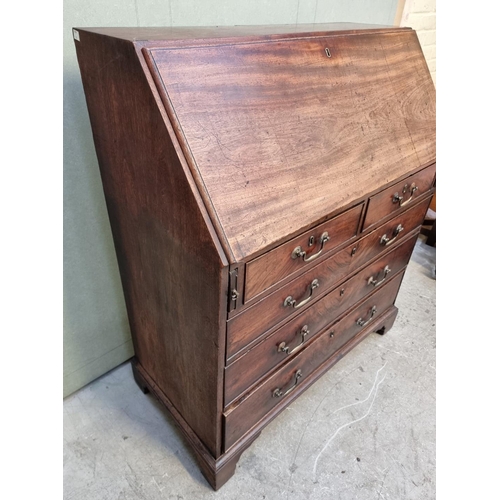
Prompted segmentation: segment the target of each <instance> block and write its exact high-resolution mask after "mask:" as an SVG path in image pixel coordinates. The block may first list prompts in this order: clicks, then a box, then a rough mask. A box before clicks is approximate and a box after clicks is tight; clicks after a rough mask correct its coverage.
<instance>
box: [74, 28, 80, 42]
mask: <svg viewBox="0 0 500 500" xmlns="http://www.w3.org/2000/svg"><path fill="white" fill-rule="evenodd" d="M73 38H74V39H75V40H78V41H80V33H78V31H77V30H73Z"/></svg>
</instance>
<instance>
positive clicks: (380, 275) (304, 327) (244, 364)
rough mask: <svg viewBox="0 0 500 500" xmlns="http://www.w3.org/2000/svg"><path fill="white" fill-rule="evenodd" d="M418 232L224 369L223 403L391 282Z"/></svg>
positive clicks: (227, 402) (239, 393) (413, 244)
mask: <svg viewBox="0 0 500 500" xmlns="http://www.w3.org/2000/svg"><path fill="white" fill-rule="evenodd" d="M417 238H418V230H417V231H416V232H415V233H414V234H413V235H412V236H411V237H410V238H409V239H407V240H406V241H405V242H403V243H402V244H400V245H399V246H397V247H395V248H394V249H393V250H391V251H390V252H389V253H386V254H384V255H383V256H382V257H381V258H379V259H377V260H376V261H375V262H373V263H372V264H371V265H369V266H367V267H365V268H364V269H363V270H362V271H360V272H359V273H357V274H356V275H355V276H353V277H352V278H350V279H349V280H347V281H345V282H344V283H342V284H341V285H339V286H338V287H337V288H334V289H333V290H332V291H331V292H330V293H328V294H327V295H325V296H324V297H323V298H322V299H321V300H319V301H318V302H316V303H315V304H314V305H312V306H311V307H309V308H308V309H306V310H305V311H304V313H303V314H301V315H299V316H297V317H295V318H294V319H292V320H291V321H289V322H288V323H286V324H285V325H284V326H282V327H281V328H279V329H278V330H277V331H275V332H274V333H273V334H271V335H270V336H268V337H267V338H266V339H264V340H263V341H262V342H260V343H259V344H257V345H256V346H254V347H253V348H252V349H251V350H250V351H249V352H247V353H246V354H245V355H244V356H242V357H240V358H238V359H237V360H236V361H234V362H233V363H232V364H230V365H229V366H228V367H227V368H226V370H225V377H224V380H225V385H224V400H225V405H226V406H227V405H228V404H230V403H231V402H233V401H234V400H235V399H236V398H237V397H238V396H240V395H241V394H243V392H245V391H246V390H247V389H249V388H250V387H251V386H252V385H253V384H254V383H255V382H257V380H259V379H260V378H261V377H263V376H264V375H265V374H266V373H267V372H269V371H270V370H272V369H273V368H275V367H277V366H278V365H280V364H282V363H284V362H285V361H287V359H289V358H290V357H291V356H292V355H293V354H295V353H296V352H298V351H300V350H301V349H302V348H303V346H305V345H307V344H308V343H309V342H311V340H312V339H313V338H315V336H316V335H317V334H318V333H319V332H320V331H321V330H323V328H325V327H326V326H328V325H329V324H331V323H332V322H333V321H335V320H336V319H337V318H339V317H340V315H342V314H343V313H344V312H345V311H347V310H348V309H349V308H351V307H352V306H353V305H354V304H356V302H359V301H360V300H362V299H363V298H364V297H366V296H367V295H368V294H369V293H371V292H372V291H373V290H375V289H376V288H378V287H379V286H381V285H382V284H383V283H385V282H386V281H389V280H390V279H391V278H392V277H393V276H395V275H396V274H397V273H399V271H401V270H402V269H404V267H405V266H406V264H407V263H408V261H409V259H410V257H411V254H412V251H413V247H414V246H415V242H416V240H417Z"/></svg>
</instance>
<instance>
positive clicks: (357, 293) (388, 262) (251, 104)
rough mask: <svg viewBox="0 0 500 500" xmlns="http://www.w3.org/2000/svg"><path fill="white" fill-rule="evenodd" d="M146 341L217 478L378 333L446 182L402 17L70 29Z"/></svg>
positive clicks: (143, 365)
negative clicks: (382, 21) (395, 21)
mask: <svg viewBox="0 0 500 500" xmlns="http://www.w3.org/2000/svg"><path fill="white" fill-rule="evenodd" d="M74 38H75V44H76V50H77V55H78V61H79V65H80V70H81V76H82V80H83V86H84V90H85V95H86V99H87V105H88V110H89V115H90V121H91V125H92V131H93V136H94V142H95V147H96V151H97V157H98V161H99V166H100V171H101V176H102V181H103V186H104V192H105V196H106V202H107V207H108V212H109V218H110V222H111V227H112V231H113V238H114V242H115V248H116V253H117V258H118V263H119V267H120V273H121V278H122V285H123V290H124V294H125V300H126V304H127V310H128V316H129V321H130V327H131V331H132V337H133V342H134V347H135V358H134V360H133V370H134V376H135V379H136V381H137V383H138V384H139V386H140V387H141V388H142V389H143V391H144V392H147V391H150V392H151V393H153V394H154V395H155V396H156V397H157V398H158V399H159V400H160V401H161V402H162V403H163V405H164V406H165V407H166V408H167V409H168V410H169V411H170V413H171V414H172V416H173V418H174V419H175V421H176V422H177V423H178V425H179V427H180V429H181V430H182V432H183V433H184V435H185V437H186V439H187V441H188V443H189V444H190V445H191V446H192V448H193V450H194V453H195V455H196V458H197V460H198V462H199V465H200V468H201V470H202V471H203V473H204V475H205V476H206V478H207V480H208V481H209V483H210V484H211V485H212V487H213V488H215V489H217V488H219V487H220V486H221V485H222V484H224V482H225V481H227V480H228V479H229V478H230V476H231V475H232V474H233V473H234V470H235V466H236V463H237V461H238V459H239V457H240V455H241V453H242V452H243V451H244V450H245V449H246V448H247V447H248V446H249V445H250V444H251V443H252V441H253V440H254V439H255V438H256V437H257V436H258V435H259V433H260V431H261V430H262V428H263V427H264V426H265V425H266V424H267V423H269V421H270V420H271V419H273V418H274V417H275V416H276V415H278V414H279V413H280V412H281V411H282V410H283V409H284V408H285V407H287V406H288V405H289V404H290V403H291V402H292V401H293V400H294V399H295V398H297V397H298V396H300V394H301V393H302V392H303V391H304V390H306V389H307V388H308V387H309V386H310V385H311V384H312V383H314V381H315V380H317V379H318V378H319V377H320V376H321V375H322V374H323V373H325V371H326V370H328V369H330V368H331V367H332V366H333V365H334V364H335V363H336V362H337V361H338V360H339V359H341V358H342V357H343V356H345V354H346V353H347V352H348V351H350V350H351V349H352V348H353V347H354V346H355V345H356V344H358V343H359V342H360V341H361V340H363V339H364V338H365V337H366V336H367V335H369V334H370V333H372V332H377V333H380V334H382V333H384V332H386V331H387V330H388V329H390V328H391V326H392V324H393V322H394V319H395V317H396V313H397V309H396V307H395V306H394V302H395V300H396V297H397V294H398V290H399V287H400V284H401V281H402V279H403V276H404V273H405V269H406V265H407V263H408V260H409V258H410V256H411V253H412V250H413V247H414V245H415V242H416V240H417V237H418V233H419V229H420V226H421V223H422V222H423V219H424V216H425V214H426V211H427V207H428V205H429V202H430V199H431V196H432V194H433V192H434V183H435V154H436V153H435V149H436V148H435V89H434V86H433V83H432V80H431V77H430V74H429V71H428V69H427V66H426V63H425V61H424V57H423V55H422V51H421V48H420V45H419V42H418V39H417V36H416V34H415V32H414V31H413V30H411V29H408V28H392V27H380V26H363V25H351V24H319V25H318V24H317V25H297V26H267V27H239V28H102V29H101V28H94V29H87V28H76V29H75V30H74Z"/></svg>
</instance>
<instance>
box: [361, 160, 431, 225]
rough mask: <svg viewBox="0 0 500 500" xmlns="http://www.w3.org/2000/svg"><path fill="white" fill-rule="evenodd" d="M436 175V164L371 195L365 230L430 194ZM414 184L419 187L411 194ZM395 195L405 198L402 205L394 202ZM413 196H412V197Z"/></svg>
mask: <svg viewBox="0 0 500 500" xmlns="http://www.w3.org/2000/svg"><path fill="white" fill-rule="evenodd" d="M435 176H436V165H435V164H434V165H431V166H430V167H427V168H425V169H424V170H421V171H420V172H418V173H416V174H414V175H411V176H410V177H408V178H406V179H405V180H404V181H402V182H398V183H397V184H394V185H393V186H391V187H389V188H387V189H384V190H383V191H382V192H380V193H378V194H376V195H375V196H372V197H370V199H369V200H368V207H367V210H366V217H365V221H364V224H363V231H366V230H367V229H369V228H370V227H373V226H374V225H375V224H377V223H378V222H379V221H381V220H384V219H385V218H387V217H392V216H393V215H394V214H395V213H397V212H398V211H400V210H404V208H407V207H408V206H410V205H412V204H414V203H415V201H416V200H418V199H419V198H420V196H422V195H426V194H428V192H429V190H430V189H431V188H432V186H433V183H434V177H435ZM412 186H414V187H415V188H418V189H417V190H416V191H415V192H414V193H413V195H412V194H411V189H412ZM405 190H406V191H405ZM395 195H398V197H399V196H401V197H402V198H403V200H402V202H401V203H404V205H403V206H402V207H400V204H399V202H398V203H394V201H393V200H394V199H395ZM410 196H411V198H410Z"/></svg>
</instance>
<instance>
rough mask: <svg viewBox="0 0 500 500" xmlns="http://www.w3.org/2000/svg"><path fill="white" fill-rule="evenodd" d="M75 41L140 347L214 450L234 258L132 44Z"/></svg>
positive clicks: (147, 365)
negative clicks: (207, 215) (186, 168)
mask: <svg viewBox="0 0 500 500" xmlns="http://www.w3.org/2000/svg"><path fill="white" fill-rule="evenodd" d="M76 48H77V55H78V62H79V65H80V69H81V73H82V81H83V86H84V90H85V95H86V99H87V106H88V110H89V115H90V120H91V124H92V130H93V135H94V142H95V146H96V152H97V157H98V160H99V167H100V171H101V176H102V181H103V186H104V192H105V195H106V203H107V208H108V213H109V218H110V221H111V228H112V231H113V239H114V243H115V248H116V254H117V258H118V264H119V269H120V274H121V278H122V285H123V290H124V295H125V300H126V304H127V312H128V317H129V321H130V327H131V331H132V339H133V342H134V349H135V355H136V357H137V359H138V361H139V362H140V364H141V366H142V367H143V369H144V370H145V371H146V372H147V374H148V375H149V376H150V377H151V378H152V379H153V380H154V381H155V383H156V384H158V386H159V387H160V388H161V390H162V391H163V392H164V393H165V394H166V395H167V397H168V398H169V400H170V401H171V402H172V404H173V405H174V406H175V408H176V409H177V410H178V411H179V413H180V414H181V415H182V416H183V418H184V419H185V421H186V422H187V423H188V424H189V425H190V426H191V428H192V429H193V431H194V432H195V433H196V434H197V435H198V437H199V438H200V439H201V441H202V442H203V443H204V444H205V446H206V447H207V448H208V450H209V451H210V452H211V453H212V455H213V456H214V457H217V456H219V454H220V448H221V444H220V432H219V427H220V425H221V424H220V422H221V420H220V419H221V417H220V408H221V405H222V373H223V371H222V366H220V365H219V353H220V352H221V348H220V347H219V346H223V345H224V341H225V329H224V319H225V315H226V307H227V306H226V303H227V302H226V301H227V283H228V278H227V275H228V268H227V262H226V263H225V262H224V256H223V255H222V256H221V255H220V253H219V250H218V248H219V247H218V246H217V245H216V242H215V241H214V239H213V235H212V234H211V232H210V231H209V228H208V225H207V220H205V219H204V217H203V216H202V211H201V209H200V206H199V205H198V203H197V200H196V198H195V195H194V193H193V191H192V188H191V186H190V185H189V183H188V181H187V178H186V176H185V174H184V172H183V169H182V166H181V165H180V163H179V158H178V156H177V154H176V152H175V150H174V148H173V145H172V142H171V141H170V139H169V136H168V133H167V130H166V128H165V124H164V121H163V118H162V116H161V115H160V113H159V110H158V107H157V105H156V102H155V101H154V99H153V96H152V93H151V90H150V88H149V86H148V83H147V80H146V78H145V77H144V73H143V71H142V68H141V67H140V65H139V64H138V61H137V54H136V51H135V48H134V46H133V45H132V44H131V43H129V42H124V41H122V40H118V39H113V38H111V39H110V38H107V37H103V36H99V35H95V34H90V33H86V32H81V33H80V41H79V42H76ZM208 222H209V221H208ZM193 366H196V367H197V369H196V370H193ZM192 401H196V404H192Z"/></svg>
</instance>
